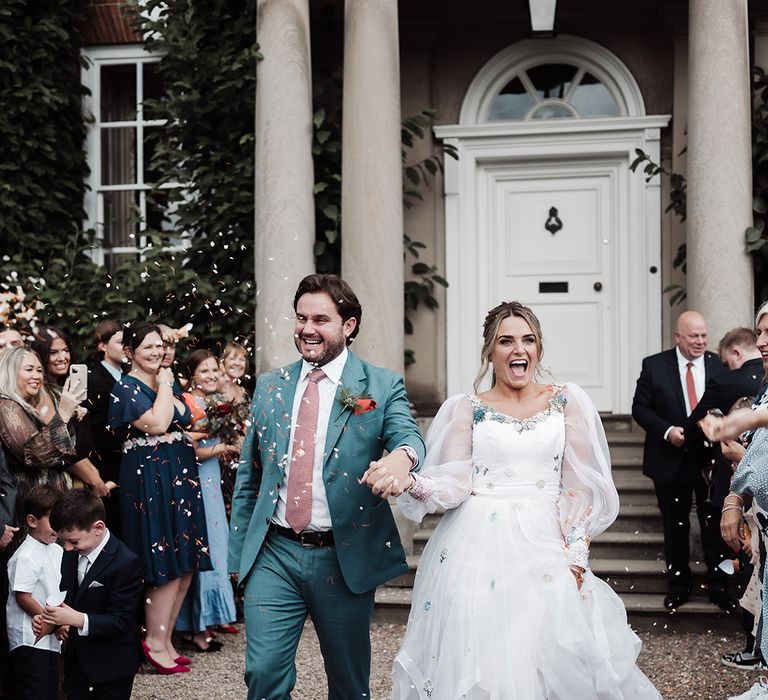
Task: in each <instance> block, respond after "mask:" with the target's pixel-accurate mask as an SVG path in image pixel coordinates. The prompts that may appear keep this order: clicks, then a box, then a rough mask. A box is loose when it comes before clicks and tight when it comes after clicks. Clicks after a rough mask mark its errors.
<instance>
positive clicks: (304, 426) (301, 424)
mask: <svg viewBox="0 0 768 700" xmlns="http://www.w3.org/2000/svg"><path fill="white" fill-rule="evenodd" d="M323 377H325V372H323V370H321V369H318V368H317V367H315V369H313V370H312V371H311V372H310V373H309V381H308V382H307V388H306V389H304V395H303V396H302V397H301V405H300V406H299V415H298V417H297V419H296V430H295V431H294V433H293V454H292V456H291V471H290V473H289V474H288V498H287V503H286V511H285V519H286V520H287V521H288V524H289V525H290V526H291V528H292V529H293V531H294V532H301V531H302V530H305V529H306V527H307V525H309V521H310V520H311V519H312V469H313V466H314V463H315V433H317V413H318V409H319V408H320V390H319V389H318V387H317V383H318V382H319V381H320V380H321V379H322V378H323Z"/></svg>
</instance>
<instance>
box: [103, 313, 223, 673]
mask: <svg viewBox="0 0 768 700" xmlns="http://www.w3.org/2000/svg"><path fill="white" fill-rule="evenodd" d="M123 350H124V352H125V355H126V357H127V359H128V360H129V361H130V363H131V370H130V372H129V373H128V374H127V375H125V376H124V377H123V378H122V379H121V380H120V381H119V382H117V383H116V384H115V386H114V388H113V390H112V403H111V405H110V409H109V424H110V426H111V427H112V428H114V429H115V430H117V431H118V436H119V438H120V439H121V441H122V442H123V460H122V465H121V469H120V506H121V516H122V528H123V536H124V538H125V543H126V544H127V545H128V547H130V549H132V550H133V551H134V552H135V553H136V554H137V555H138V556H139V557H141V558H142V559H143V560H144V563H145V565H146V584H147V594H146V596H145V600H146V603H145V607H144V611H145V621H146V622H145V624H146V628H147V633H146V638H145V643H146V646H145V654H146V657H147V660H148V661H149V662H150V663H151V664H152V665H153V666H154V667H155V669H156V670H157V671H158V672H159V673H161V674H166V675H167V674H173V673H184V672H186V671H188V670H189V669H188V668H187V665H186V664H187V662H188V661H189V660H188V659H186V658H185V657H182V656H180V655H179V653H178V652H177V651H176V649H175V647H174V646H173V642H172V639H171V633H172V631H173V628H174V626H175V624H176V618H177V617H178V614H179V610H180V609H181V605H182V602H183V600H184V596H185V595H186V593H187V590H188V588H189V585H190V583H191V581H192V576H193V574H194V573H195V572H196V571H198V570H200V571H209V570H210V569H211V568H212V567H211V561H210V557H209V555H208V534H207V531H206V525H205V512H204V506H203V500H202V493H201V487H200V478H199V475H198V470H197V460H196V458H195V452H194V449H193V447H192V445H191V444H190V443H189V441H188V440H187V438H186V437H185V434H184V432H185V431H186V430H187V429H188V428H189V426H190V423H191V414H190V411H189V408H188V407H187V406H186V405H185V404H184V401H183V400H182V398H181V392H180V390H179V389H178V387H176V386H175V382H174V376H173V372H172V370H171V369H170V368H169V367H162V366H161V365H162V361H163V354H164V353H163V340H162V338H161V336H160V330H159V329H158V328H157V326H155V325H152V324H150V323H147V322H145V321H135V322H134V323H132V324H130V325H129V326H127V327H126V328H125V329H124V330H123Z"/></svg>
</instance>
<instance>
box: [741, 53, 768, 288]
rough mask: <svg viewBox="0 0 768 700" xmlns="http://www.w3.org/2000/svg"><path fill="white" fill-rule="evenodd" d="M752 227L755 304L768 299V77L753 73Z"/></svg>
mask: <svg viewBox="0 0 768 700" xmlns="http://www.w3.org/2000/svg"><path fill="white" fill-rule="evenodd" d="M752 97H753V100H752V105H753V107H752V226H750V227H748V228H747V230H746V231H745V232H744V238H745V242H746V247H747V250H748V251H749V252H750V253H752V259H753V261H754V265H755V301H756V303H761V302H762V301H764V300H765V299H766V298H768V246H766V242H768V228H767V227H766V223H768V76H766V73H765V71H764V70H763V69H762V68H757V67H756V68H754V69H753V70H752Z"/></svg>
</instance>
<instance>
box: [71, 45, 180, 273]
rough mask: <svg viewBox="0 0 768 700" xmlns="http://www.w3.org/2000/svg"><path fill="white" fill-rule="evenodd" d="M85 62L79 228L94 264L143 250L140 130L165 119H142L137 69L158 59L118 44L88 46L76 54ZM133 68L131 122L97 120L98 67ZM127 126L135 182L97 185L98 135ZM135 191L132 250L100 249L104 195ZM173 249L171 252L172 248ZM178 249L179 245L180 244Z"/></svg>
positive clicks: (145, 189)
mask: <svg viewBox="0 0 768 700" xmlns="http://www.w3.org/2000/svg"><path fill="white" fill-rule="evenodd" d="M82 55H83V57H84V58H85V61H84V66H83V68H82V70H81V80H82V83H83V85H84V86H85V87H87V88H88V90H89V91H90V94H88V95H85V97H84V100H83V114H84V118H85V121H86V125H87V134H86V141H85V148H86V157H87V161H88V167H89V168H90V173H89V175H88V178H87V185H88V188H87V190H86V194H85V198H84V208H85V213H86V217H85V226H86V229H89V228H92V229H94V230H95V231H96V239H97V242H98V245H97V246H95V248H94V249H92V251H91V258H92V259H93V261H94V262H95V263H97V264H99V265H103V264H104V263H105V255H106V254H107V253H109V254H113V255H120V254H134V255H138V256H139V259H141V258H142V257H143V253H144V251H145V250H146V248H147V240H146V237H145V236H144V235H142V234H143V232H144V231H145V230H146V228H147V223H146V220H147V192H148V191H149V190H150V189H151V185H150V184H147V183H146V182H144V169H145V165H146V164H145V163H144V129H145V128H148V127H157V126H164V125H165V124H166V120H165V119H152V120H144V119H143V105H142V103H143V99H144V95H143V90H144V84H143V80H142V77H143V67H144V66H145V65H146V64H148V63H157V62H159V61H160V59H161V55H159V54H157V53H150V52H149V51H147V50H146V49H145V47H144V46H143V45H142V44H128V45H122V46H91V47H86V48H84V49H83V50H82ZM115 65H135V66H136V99H137V104H136V119H135V120H127V121H115V122H102V121H101V108H100V105H101V69H102V67H104V66H115ZM120 127H129V128H135V129H136V161H137V167H136V182H135V183H131V184H125V185H103V184H101V183H102V176H101V175H102V161H101V133H102V131H103V130H104V129H105V128H120ZM177 186H178V185H177V184H176V183H166V184H163V185H161V188H162V189H172V188H175V187H177ZM121 191H122V192H125V191H129V192H138V194H139V214H140V220H139V224H138V236H137V240H136V245H135V246H115V247H105V241H104V195H105V193H108V192H121ZM177 247H178V246H174V247H173V248H177ZM182 247H183V246H182Z"/></svg>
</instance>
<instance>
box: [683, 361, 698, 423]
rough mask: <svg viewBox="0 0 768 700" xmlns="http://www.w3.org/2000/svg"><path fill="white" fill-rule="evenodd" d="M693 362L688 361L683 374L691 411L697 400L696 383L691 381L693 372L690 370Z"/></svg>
mask: <svg viewBox="0 0 768 700" xmlns="http://www.w3.org/2000/svg"><path fill="white" fill-rule="evenodd" d="M691 367H693V362H689V363H688V371H687V372H686V374H685V388H686V390H687V391H688V403H689V405H690V407H691V412H693V409H694V408H696V404H697V403H699V400H698V399H697V398H696V384H695V383H694V381H693V372H691Z"/></svg>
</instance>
